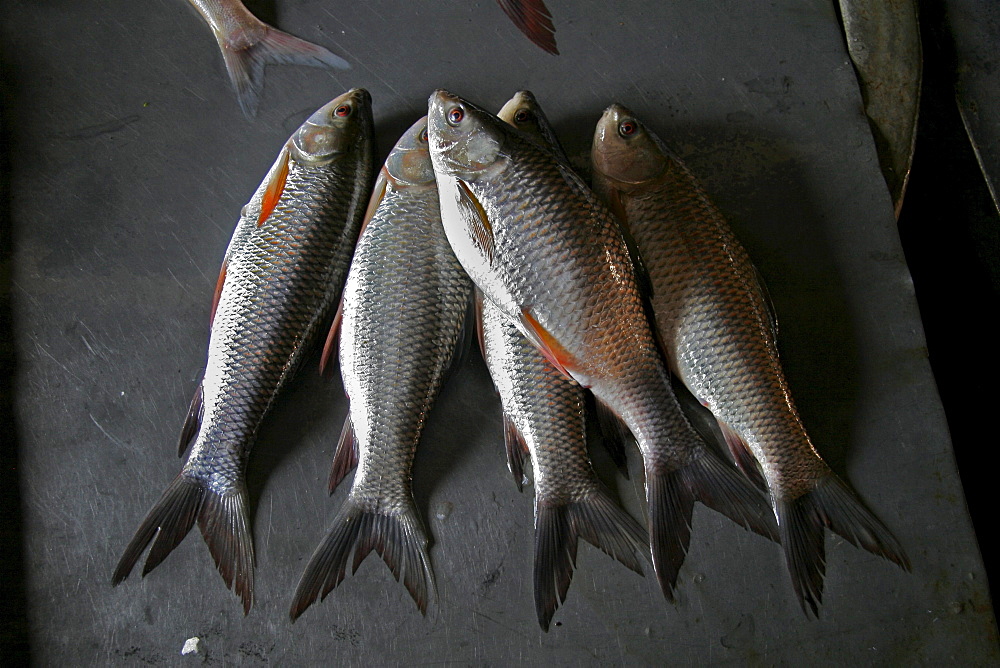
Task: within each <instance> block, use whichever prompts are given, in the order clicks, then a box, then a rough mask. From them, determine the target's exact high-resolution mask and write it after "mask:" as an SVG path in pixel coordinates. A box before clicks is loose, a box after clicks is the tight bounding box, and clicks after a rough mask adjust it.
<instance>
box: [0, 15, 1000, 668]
mask: <svg viewBox="0 0 1000 668" xmlns="http://www.w3.org/2000/svg"><path fill="white" fill-rule="evenodd" d="M248 4H251V3H248ZM264 4H265V5H267V4H268V3H264ZM254 9H255V11H257V13H258V15H259V16H261V18H263V19H265V20H273V18H274V17H273V16H269V15H268V12H267V11H259V10H260V8H259V7H256V6H254ZM921 14H922V16H921V22H922V36H923V47H924V83H923V97H922V102H921V114H920V120H919V125H918V128H919V130H918V138H917V144H916V153H915V157H914V164H913V169H912V173H911V179H910V184H909V188H908V191H907V195H906V199H905V203H904V206H903V209H902V213H901V216H900V219H899V232H900V237H901V240H902V243H903V247H904V250H905V253H906V259H907V262H908V264H909V267H910V270H911V272H912V276H913V280H914V284H915V288H916V295H917V299H918V302H919V306H920V311H921V315H922V319H923V324H924V328H925V333H926V337H927V347H928V351H929V357H930V362H931V365H932V368H933V371H934V374H935V377H936V379H937V383H938V388H939V391H940V394H941V398H942V403H943V405H944V409H945V412H946V414H947V418H948V423H949V427H950V430H951V434H952V439H953V444H954V449H955V455H956V458H957V461H958V465H959V469H960V472H961V476H962V481H963V485H964V488H965V493H966V500H967V503H968V506H969V511H970V514H971V516H972V520H973V522H974V524H975V527H976V532H977V535H978V536H979V542H980V549H981V551H982V556H983V561H984V563H985V565H986V569H987V572H988V573H989V575H990V577H991V580H992V581H993V582H996V577H997V576H996V561H997V553H998V550H997V548H996V547H995V545H994V544H992V543H991V542H990V540H989V539H990V538H991V537H992V531H993V528H994V526H995V522H994V518H993V509H994V508H995V506H996V499H995V498H994V495H993V490H994V488H995V487H996V481H995V476H996V470H997V466H996V465H997V460H998V457H997V448H996V445H995V443H994V438H995V437H994V435H993V425H994V414H995V411H996V409H997V404H996V398H997V395H998V393H997V391H996V389H995V385H996V378H997V370H998V366H1000V364H998V351H997V338H998V337H997V329H996V324H995V323H996V317H997V316H996V314H997V313H998V312H1000V310H998V308H997V307H998V294H1000V217H998V214H997V210H996V207H995V205H994V203H993V201H992V200H991V198H990V195H989V192H988V190H987V188H986V185H985V183H984V181H983V178H982V174H981V172H980V169H979V165H978V163H977V162H976V159H975V155H974V153H973V151H972V148H971V146H970V145H969V140H968V137H967V135H966V133H965V130H964V128H963V126H962V123H961V118H960V116H959V114H958V109H957V106H956V103H955V80H956V64H955V62H956V61H955V55H954V47H953V39H952V36H951V34H950V31H949V29H948V27H947V25H946V24H945V17H944V10H943V8H942V6H941V5H940V4H939V3H938V2H930V1H926V2H922V3H921ZM4 56H5V54H4V52H3V50H2V45H0V92H2V95H3V107H4V108H6V107H7V106H8V104H9V101H8V100H9V95H10V94H11V91H10V90H9V89H8V87H7V85H6V84H5V83H4V82H6V81H8V77H7V68H8V60H7V58H6V57H4ZM5 121H6V119H5V118H4V117H3V115H2V110H0V142H2V145H3V151H2V152H0V169H2V174H3V177H2V178H0V329H2V331H0V364H2V373H0V417H2V424H0V428H2V431H0V433H2V448H0V456H2V460H0V471H2V475H3V478H2V480H0V494H2V498H0V509H2V512H3V514H4V519H3V521H2V522H0V545H2V549H3V561H2V564H0V599H2V601H3V604H2V605H0V610H2V612H0V614H2V619H0V641H2V656H3V657H4V659H5V661H11V660H25V659H26V658H27V657H28V652H29V647H28V638H27V625H26V619H25V607H26V601H25V596H24V577H23V570H22V562H21V557H22V555H21V541H20V533H21V531H20V512H19V507H20V503H19V492H18V475H17V452H16V449H15V447H14V446H15V444H16V442H17V439H16V434H17V431H16V428H17V425H16V424H14V418H13V416H14V411H13V378H14V372H15V370H16V369H15V362H16V360H15V355H14V350H13V336H12V323H11V320H10V317H11V316H10V313H11V309H10V302H9V299H10V290H9V281H10V266H9V263H10V262H9V261H10V257H11V253H12V247H11V221H10V217H9V192H8V179H7V174H8V172H9V163H10V161H11V160H12V159H14V157H13V156H10V155H9V153H8V151H7V146H8V145H9V142H8V137H9V133H10V128H9V126H8V124H7V123H6V122H5ZM214 584H217V583H214ZM81 612H85V611H81Z"/></svg>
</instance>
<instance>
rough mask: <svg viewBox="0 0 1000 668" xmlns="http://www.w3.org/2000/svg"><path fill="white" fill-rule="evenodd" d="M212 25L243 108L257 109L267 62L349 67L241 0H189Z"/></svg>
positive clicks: (253, 112) (246, 110)
mask: <svg viewBox="0 0 1000 668" xmlns="http://www.w3.org/2000/svg"><path fill="white" fill-rule="evenodd" d="M188 2H190V3H191V5H192V6H193V7H194V8H195V9H197V10H198V13H200V14H201V16H202V18H204V19H205V22H206V23H208V25H209V27H211V28H212V34H213V35H215V41H216V42H218V44H219V49H220V50H221V51H222V58H223V60H225V62H226V71H227V72H228V73H229V80H230V81H232V83H233V88H234V89H235V90H236V97H237V99H238V100H239V103H240V109H242V110H243V113H244V114H246V116H247V117H252V116H254V115H256V113H257V107H258V106H259V105H260V95H261V92H262V91H263V90H264V66H265V65H269V64H293V65H308V66H310V67H332V68H334V69H347V68H349V67H350V64H348V62H347V61H346V60H344V59H343V58H341V57H340V56H335V55H334V54H332V53H330V52H329V51H328V50H326V49H324V48H323V47H321V46H319V45H317V44H313V43H312V42H307V41H305V40H302V39H299V38H298V37H293V36H292V35H289V34H288V33H286V32H282V31H280V30H278V29H276V28H272V27H271V26H269V25H267V24H266V23H264V22H262V21H260V20H259V19H258V18H256V17H255V16H254V15H253V14H251V13H250V12H249V11H247V8H246V7H244V6H243V3H242V2H240V0H188Z"/></svg>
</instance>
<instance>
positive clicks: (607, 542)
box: [534, 488, 646, 631]
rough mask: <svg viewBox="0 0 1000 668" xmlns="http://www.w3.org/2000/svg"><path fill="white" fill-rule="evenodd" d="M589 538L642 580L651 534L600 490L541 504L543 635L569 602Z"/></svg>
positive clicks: (538, 602)
mask: <svg viewBox="0 0 1000 668" xmlns="http://www.w3.org/2000/svg"><path fill="white" fill-rule="evenodd" d="M580 538H582V539H584V540H585V541H587V542H588V543H590V544H591V545H593V546H595V547H597V548H600V549H601V550H603V551H604V552H605V553H606V554H608V555H610V556H612V557H614V558H615V559H617V560H618V561H620V562H621V563H622V564H624V565H625V566H626V567H627V568H629V569H631V570H633V571H635V572H636V573H638V574H639V575H642V566H641V565H640V563H639V558H638V557H637V556H636V553H637V551H638V553H640V554H642V553H644V552H645V547H646V532H645V531H644V530H643V528H642V527H641V526H640V525H639V523H638V522H636V521H635V520H634V519H632V517H631V516H630V515H629V514H628V513H626V512H625V511H624V510H622V509H621V508H619V507H618V505H617V504H616V503H615V502H614V501H613V500H612V499H611V497H610V496H608V494H607V493H606V492H605V491H604V490H602V489H600V488H598V489H597V490H596V491H595V492H594V493H592V494H591V495H590V496H588V497H587V498H585V499H581V500H578V501H571V502H569V503H547V502H546V501H545V500H544V499H543V500H538V499H537V497H536V501H535V573H534V578H535V582H534V584H535V613H536V614H537V615H538V624H539V626H541V627H542V630H543V631H548V630H549V623H550V622H551V621H552V615H553V614H555V611H556V608H558V607H559V605H560V604H561V603H563V602H564V601H565V600H566V592H567V590H568V589H569V583H570V581H571V580H572V579H573V569H574V568H575V566H576V548H577V542H578V539H580Z"/></svg>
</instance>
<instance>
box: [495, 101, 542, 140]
mask: <svg viewBox="0 0 1000 668" xmlns="http://www.w3.org/2000/svg"><path fill="white" fill-rule="evenodd" d="M539 116H541V117H542V118H543V119H544V118H545V115H544V114H541V107H539V106H538V100H536V99H535V96H534V94H533V93H532V92H531V91H529V90H519V91H517V92H516V93H514V97H512V98H510V99H509V100H507V104H505V105H503V108H502V109H501V110H500V113H499V114H497V118H499V119H500V120H501V121H504V122H505V123H510V124H511V125H513V126H514V127H515V128H517V129H518V130H521V131H522V132H527V133H528V134H530V135H534V136H536V137H540V136H541V127H540V123H539V120H538V119H539Z"/></svg>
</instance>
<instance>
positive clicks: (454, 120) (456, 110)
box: [448, 107, 465, 125]
mask: <svg viewBox="0 0 1000 668" xmlns="http://www.w3.org/2000/svg"><path fill="white" fill-rule="evenodd" d="M463 118H465V112H464V111H462V108H461V107H452V109H451V111H449V112H448V123H449V124H450V125H458V124H459V123H461V122H462V119H463Z"/></svg>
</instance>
